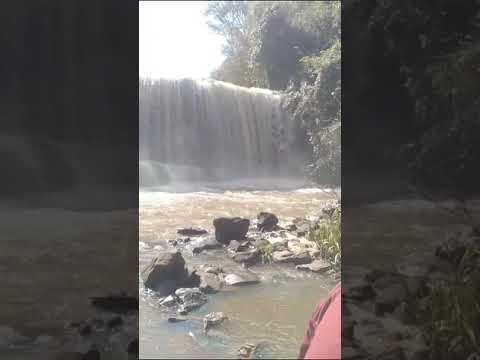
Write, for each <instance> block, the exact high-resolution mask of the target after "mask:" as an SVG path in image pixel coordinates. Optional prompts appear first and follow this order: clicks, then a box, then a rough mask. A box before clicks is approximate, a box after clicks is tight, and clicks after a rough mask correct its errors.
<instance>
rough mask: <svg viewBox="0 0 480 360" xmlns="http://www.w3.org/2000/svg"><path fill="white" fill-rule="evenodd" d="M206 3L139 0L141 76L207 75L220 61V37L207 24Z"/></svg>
mask: <svg viewBox="0 0 480 360" xmlns="http://www.w3.org/2000/svg"><path fill="white" fill-rule="evenodd" d="M206 3H207V2H206V1H140V3H139V36H140V39H139V56H140V59H139V72H140V77H150V78H159V77H165V78H183V77H191V78H207V77H209V75H210V72H211V71H212V70H214V69H215V68H216V67H218V66H219V65H220V64H221V63H222V61H223V59H224V56H223V55H222V52H221V50H222V43H223V39H222V38H221V36H220V35H217V34H215V33H213V32H212V31H211V30H210V29H209V28H208V26H207V24H206V20H207V19H206V17H205V16H204V15H203V13H204V11H205V8H206Z"/></svg>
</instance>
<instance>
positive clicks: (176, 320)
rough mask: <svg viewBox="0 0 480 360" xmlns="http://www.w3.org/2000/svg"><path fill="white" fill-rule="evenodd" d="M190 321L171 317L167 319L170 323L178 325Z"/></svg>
mask: <svg viewBox="0 0 480 360" xmlns="http://www.w3.org/2000/svg"><path fill="white" fill-rule="evenodd" d="M187 320H188V319H182V318H177V317H169V318H168V319H167V321H168V322H169V323H178V322H183V321H187Z"/></svg>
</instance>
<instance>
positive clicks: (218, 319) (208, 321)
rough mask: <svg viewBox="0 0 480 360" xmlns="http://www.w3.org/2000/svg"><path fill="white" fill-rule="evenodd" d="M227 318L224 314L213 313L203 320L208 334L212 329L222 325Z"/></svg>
mask: <svg viewBox="0 0 480 360" xmlns="http://www.w3.org/2000/svg"><path fill="white" fill-rule="evenodd" d="M226 319H227V317H226V316H225V314H224V313H223V312H212V313H209V314H207V315H205V317H204V318H203V329H204V330H205V332H207V331H208V330H209V329H211V328H212V327H215V326H218V325H220V324H221V323H222V322H223V321H225V320H226Z"/></svg>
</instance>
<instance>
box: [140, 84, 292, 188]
mask: <svg viewBox="0 0 480 360" xmlns="http://www.w3.org/2000/svg"><path fill="white" fill-rule="evenodd" d="M281 101H282V95H281V94H280V93H277V92H273V91H270V90H266V89H257V88H244V87H240V86H236V85H233V84H229V83H225V82H221V81H215V80H191V79H178V80H173V79H159V80H150V79H141V80H140V86H139V112H140V113H139V121H140V183H141V185H144V186H147V185H153V184H155V183H157V184H162V183H168V182H170V181H173V182H174V181H186V182H188V181H191V182H195V181H224V180H228V179H239V178H261V177H269V176H270V177H271V176H286V175H289V174H290V175H292V172H294V171H295V170H294V169H295V165H298V161H297V160H296V159H295V156H294V154H293V152H292V151H291V146H290V144H291V143H292V136H293V129H292V124H291V122H290V121H289V117H288V116H287V114H286V112H285V111H283V110H282V106H281Z"/></svg>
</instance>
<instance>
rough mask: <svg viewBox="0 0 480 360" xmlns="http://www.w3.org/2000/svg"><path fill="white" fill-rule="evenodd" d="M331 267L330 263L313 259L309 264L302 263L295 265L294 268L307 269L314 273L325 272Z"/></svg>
mask: <svg viewBox="0 0 480 360" xmlns="http://www.w3.org/2000/svg"><path fill="white" fill-rule="evenodd" d="M331 268H332V265H330V264H329V263H328V262H327V261H324V260H320V259H317V260H314V261H313V262H311V263H310V264H302V265H297V266H296V269H298V270H309V271H313V272H316V273H322V272H326V271H328V270H330V269H331Z"/></svg>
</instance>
